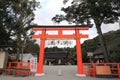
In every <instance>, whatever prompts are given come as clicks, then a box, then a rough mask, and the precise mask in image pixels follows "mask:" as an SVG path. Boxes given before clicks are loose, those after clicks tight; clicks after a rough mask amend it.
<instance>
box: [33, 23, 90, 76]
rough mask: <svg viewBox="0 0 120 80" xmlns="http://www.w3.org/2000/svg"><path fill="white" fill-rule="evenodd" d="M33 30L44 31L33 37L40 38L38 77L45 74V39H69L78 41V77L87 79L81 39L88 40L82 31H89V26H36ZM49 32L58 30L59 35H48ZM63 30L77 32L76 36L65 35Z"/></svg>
mask: <svg viewBox="0 0 120 80" xmlns="http://www.w3.org/2000/svg"><path fill="white" fill-rule="evenodd" d="M33 30H40V31H42V33H41V34H39V35H33V38H40V39H41V41H40V52H39V60H38V67H37V72H36V74H35V75H36V76H42V75H44V73H43V63H44V47H45V39H47V38H49V39H52V38H54V39H56V38H67V39H68V38H69V39H71V38H72V39H75V40H76V53H77V69H78V70H77V74H76V76H82V77H85V74H84V68H83V63H82V51H81V43H80V39H81V38H88V35H87V34H81V33H80V32H79V31H80V30H88V26H87V25H80V26H34V28H33ZM47 30H51V31H52V30H57V31H58V34H57V35H55V34H52V35H49V34H46V31H47ZM63 30H75V34H70V35H67V34H63Z"/></svg>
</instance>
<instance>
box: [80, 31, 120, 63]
mask: <svg viewBox="0 0 120 80" xmlns="http://www.w3.org/2000/svg"><path fill="white" fill-rule="evenodd" d="M104 39H105V41H106V44H107V48H108V51H109V55H108V56H109V61H110V62H120V30H117V31H110V32H108V33H105V34H104ZM98 48H100V43H99V41H98V36H97V37H95V38H94V39H90V40H86V41H85V42H84V43H83V44H82V53H83V61H85V62H86V61H88V58H87V52H94V51H95V50H97V49H98Z"/></svg>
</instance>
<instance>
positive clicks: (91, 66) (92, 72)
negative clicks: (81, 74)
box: [83, 63, 120, 78]
mask: <svg viewBox="0 0 120 80" xmlns="http://www.w3.org/2000/svg"><path fill="white" fill-rule="evenodd" d="M83 64H84V71H85V74H86V75H88V76H94V77H96V75H97V74H96V66H109V67H110V70H111V75H112V76H117V77H119V78H120V63H83Z"/></svg>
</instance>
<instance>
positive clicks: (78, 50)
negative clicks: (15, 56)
mask: <svg viewBox="0 0 120 80" xmlns="http://www.w3.org/2000/svg"><path fill="white" fill-rule="evenodd" d="M75 34H76V53H77V67H78V73H77V74H76V76H83V77H85V74H84V68H83V63H82V51H81V43H80V39H79V35H80V34H79V29H76V30H75Z"/></svg>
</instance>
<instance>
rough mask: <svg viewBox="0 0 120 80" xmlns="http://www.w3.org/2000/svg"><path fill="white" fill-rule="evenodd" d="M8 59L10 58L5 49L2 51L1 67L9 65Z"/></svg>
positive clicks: (0, 55) (0, 54)
mask: <svg viewBox="0 0 120 80" xmlns="http://www.w3.org/2000/svg"><path fill="white" fill-rule="evenodd" d="M7 60H8V55H7V53H6V52H4V51H2V52H0V68H1V69H3V68H6V67H7Z"/></svg>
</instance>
